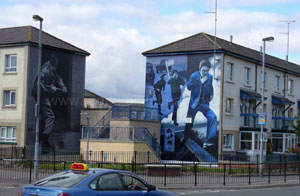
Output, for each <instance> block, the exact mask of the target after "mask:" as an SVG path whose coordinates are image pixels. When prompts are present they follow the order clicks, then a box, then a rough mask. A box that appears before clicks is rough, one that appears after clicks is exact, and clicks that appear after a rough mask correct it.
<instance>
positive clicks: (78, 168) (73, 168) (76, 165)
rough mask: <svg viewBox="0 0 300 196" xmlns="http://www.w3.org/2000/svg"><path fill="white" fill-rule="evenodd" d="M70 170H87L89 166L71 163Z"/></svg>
mask: <svg viewBox="0 0 300 196" xmlns="http://www.w3.org/2000/svg"><path fill="white" fill-rule="evenodd" d="M71 170H76V171H88V170H89V167H88V166H87V165H86V164H84V163H73V164H72V166H71Z"/></svg>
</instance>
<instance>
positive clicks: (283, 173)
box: [0, 160, 300, 186]
mask: <svg viewBox="0 0 300 196" xmlns="http://www.w3.org/2000/svg"><path fill="white" fill-rule="evenodd" d="M71 164H72V162H67V161H40V162H39V178H40V179H41V178H44V177H46V176H48V175H50V174H53V173H55V172H58V171H61V170H65V169H68V168H70V166H71ZM281 164H282V165H283V167H282V170H280V169H279V168H280V167H279V163H266V164H265V166H264V172H263V176H262V177H260V176H259V168H258V167H257V165H256V164H253V163H248V164H238V163H231V164H227V163H224V164H223V163H219V164H209V163H198V162H195V163H183V162H181V163H159V164H156V165H149V164H140V163H138V164H135V163H134V162H133V163H131V164H127V163H126V164H115V163H108V162H107V163H104V162H98V163H92V164H90V166H91V167H96V168H108V169H121V170H127V171H131V172H134V173H136V174H137V175H139V176H141V177H142V178H144V179H145V180H146V181H148V182H150V183H151V184H156V185H161V184H163V185H164V186H167V185H170V184H190V185H195V186H197V185H204V184H207V185H208V184H214V185H226V184H249V185H250V184H254V183H269V184H270V183H271V182H274V181H282V182H286V181H289V180H299V181H300V163H299V162H293V163H281ZM33 165H34V161H32V160H1V161H0V166H1V167H0V168H1V169H0V171H1V172H0V180H6V181H7V180H15V181H27V182H29V183H31V182H32V181H33ZM150 166H155V169H154V170H152V172H151V171H150ZM172 168H173V170H172ZM174 168H177V170H176V171H175V170H174Z"/></svg>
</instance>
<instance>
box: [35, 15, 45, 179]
mask: <svg viewBox="0 0 300 196" xmlns="http://www.w3.org/2000/svg"><path fill="white" fill-rule="evenodd" d="M32 19H33V20H35V21H39V22H40V30H39V52H38V69H37V75H38V81H37V103H36V105H35V116H36V122H35V123H36V124H35V145H34V178H35V179H36V180H37V179H38V164H39V130H40V102H41V66H42V65H41V64H42V23H43V20H44V19H43V18H42V17H40V16H39V15H33V16H32Z"/></svg>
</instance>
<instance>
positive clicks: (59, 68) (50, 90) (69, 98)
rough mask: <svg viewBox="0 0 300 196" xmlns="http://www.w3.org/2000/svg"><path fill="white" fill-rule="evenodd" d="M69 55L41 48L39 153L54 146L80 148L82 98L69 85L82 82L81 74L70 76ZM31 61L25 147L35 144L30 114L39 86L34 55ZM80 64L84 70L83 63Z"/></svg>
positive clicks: (70, 59)
mask: <svg viewBox="0 0 300 196" xmlns="http://www.w3.org/2000/svg"><path fill="white" fill-rule="evenodd" d="M72 58H73V56H72V55H71V54H67V53H62V52H58V51H53V50H47V49H43V56H42V67H41V83H40V88H41V90H40V92H41V94H40V95H41V96H40V128H39V134H40V136H39V139H40V141H39V142H40V147H41V148H42V149H43V151H42V152H46V151H48V150H53V149H58V150H65V149H71V150H73V149H74V150H77V149H79V137H80V134H79V130H80V129H79V119H80V116H79V113H80V109H81V107H82V98H80V97H79V96H78V97H77V94H74V92H72V90H73V91H74V90H76V89H74V88H73V87H72V81H77V85H78V86H81V83H82V84H83V82H84V81H83V80H81V78H80V77H78V79H77V78H76V77H72V74H73V73H74V72H73V70H72V66H73V65H74V62H72ZM32 61H33V62H32V63H30V67H29V80H28V86H29V89H28V90H29V92H31V93H29V94H28V100H27V102H28V106H27V108H28V110H27V114H28V118H27V130H28V131H27V133H26V146H28V147H32V146H34V143H35V137H34V133H35V121H36V120H35V116H34V115H32V114H34V108H35V107H34V105H35V103H36V102H37V87H38V86H37V71H36V62H35V58H32ZM82 67H83V69H84V66H82ZM80 68H81V67H80ZM79 71H80V69H79V70H78V72H79ZM76 72H77V70H76ZM82 86H83V85H82ZM79 89H80V88H79ZM79 89H77V90H79ZM79 94H80V93H79ZM75 113H78V114H75ZM75 115H76V116H75Z"/></svg>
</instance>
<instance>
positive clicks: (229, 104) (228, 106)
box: [225, 97, 233, 114]
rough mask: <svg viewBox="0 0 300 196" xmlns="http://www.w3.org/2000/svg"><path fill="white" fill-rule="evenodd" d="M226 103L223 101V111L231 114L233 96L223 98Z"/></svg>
mask: <svg viewBox="0 0 300 196" xmlns="http://www.w3.org/2000/svg"><path fill="white" fill-rule="evenodd" d="M225 101H226V103H225V113H227V114H232V110H233V98H230V97H227V98H226V99H225Z"/></svg>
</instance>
